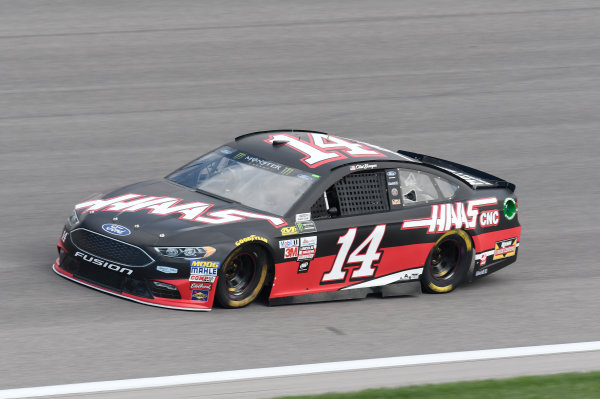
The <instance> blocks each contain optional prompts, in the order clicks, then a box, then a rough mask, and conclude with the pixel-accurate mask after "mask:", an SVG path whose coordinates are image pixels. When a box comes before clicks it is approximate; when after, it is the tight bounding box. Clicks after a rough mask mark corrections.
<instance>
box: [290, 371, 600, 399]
mask: <svg viewBox="0 0 600 399" xmlns="http://www.w3.org/2000/svg"><path fill="white" fill-rule="evenodd" d="M392 398H394V399H404V398H406V399H430V398H444V399H498V398H501V399H538V398H539V399H542V398H543V399H599V398H600V372H598V371H595V372H591V373H566V374H555V375H545V376H536V377H518V378H510V379H504V380H484V381H471V382H453V383H449V384H437V385H415V386H408V387H402V388H390V389H367V390H365V391H360V392H350V393H328V394H324V395H314V396H310V395H309V396H286V397H285V399H392Z"/></svg>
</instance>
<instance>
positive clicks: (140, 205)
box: [75, 194, 287, 227]
mask: <svg viewBox="0 0 600 399" xmlns="http://www.w3.org/2000/svg"><path fill="white" fill-rule="evenodd" d="M181 201H182V200H181V198H172V197H152V196H148V195H141V194H125V195H120V196H118V197H114V198H104V199H95V200H91V201H86V202H82V203H80V204H77V205H75V209H77V210H80V209H83V212H91V211H94V212H96V211H102V212H138V211H141V210H148V214H149V215H171V214H173V213H179V214H180V215H181V216H180V217H179V219H183V220H191V221H194V222H199V223H208V224H224V223H233V222H239V221H242V220H245V219H262V220H266V221H268V222H269V223H271V224H272V225H273V226H274V227H281V226H285V225H286V224H287V223H286V222H285V220H283V219H282V218H278V217H275V216H269V215H263V214H260V213H255V212H248V211H243V210H240V209H222V210H218V211H211V212H207V211H208V210H209V209H210V208H211V207H212V206H213V205H214V204H209V203H205V202H189V203H186V204H180V202H181Z"/></svg>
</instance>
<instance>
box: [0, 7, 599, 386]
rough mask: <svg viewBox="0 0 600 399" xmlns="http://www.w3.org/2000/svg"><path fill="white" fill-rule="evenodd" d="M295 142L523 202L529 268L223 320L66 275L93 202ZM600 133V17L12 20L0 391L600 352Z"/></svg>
mask: <svg viewBox="0 0 600 399" xmlns="http://www.w3.org/2000/svg"><path fill="white" fill-rule="evenodd" d="M277 128H297V129H300V128H304V129H314V130H321V131H327V132H330V133H332V134H338V135H341V136H347V137H353V138H360V139H364V140H366V141H369V142H372V143H374V144H378V145H381V146H385V147H389V148H392V149H396V148H403V149H406V150H410V151H415V152H422V153H426V154H430V155H434V156H438V157H441V158H447V159H450V160H455V161H459V162H462V163H465V164H467V165H470V166H473V167H476V168H481V169H483V170H485V171H488V172H490V173H492V174H495V175H498V176H501V177H503V178H505V179H507V180H509V181H512V182H514V183H516V185H517V195H518V199H519V211H520V215H519V217H520V221H521V224H522V225H523V233H522V241H521V247H520V252H519V260H518V261H517V263H516V264H514V265H512V266H510V267H509V268H507V269H504V270H502V271H500V272H498V273H497V274H494V275H491V276H489V278H486V279H483V280H481V281H479V282H478V283H477V284H472V285H468V286H463V287H461V288H460V289H458V290H457V291H455V292H453V293H450V294H447V295H422V296H420V297H415V298H387V299H382V298H377V297H373V298H368V299H365V300H360V301H348V302H331V303H318V304H309V305H296V306H282V307H273V308H269V307H267V306H265V305H264V304H263V303H256V304H253V305H251V306H249V307H248V308H245V309H241V310H224V309H214V310H213V311H212V312H209V313H193V312H182V311H174V310H166V309H159V308H153V307H149V306H144V305H140V304H136V303H133V302H129V301H125V300H122V299H119V298H115V297H112V296H109V295H106V294H102V293H99V292H96V291H94V290H91V289H89V288H86V287H83V286H79V285H77V284H74V283H72V282H69V281H67V280H65V279H62V278H60V277H58V276H56V275H55V274H54V273H53V272H52V271H51V269H50V266H51V264H52V263H53V261H54V259H55V257H56V248H55V244H56V242H57V240H58V238H59V235H60V232H61V228H62V225H63V223H64V221H65V218H66V216H67V215H68V214H69V213H70V212H71V210H72V206H73V204H74V203H76V202H78V201H80V200H82V199H83V198H85V197H87V196H88V195H89V194H91V193H94V192H98V191H103V190H107V189H110V188H113V187H117V186H120V185H124V184H126V183H130V182H135V181H139V180H143V179H147V178H153V177H157V176H163V175H165V174H167V173H168V172H170V171H171V170H173V169H175V168H176V167H178V166H180V165H181V164H183V163H185V162H187V161H189V160H191V159H193V158H194V157H196V156H198V155H200V154H202V153H204V152H206V151H208V150H210V149H212V148H213V147H215V146H217V145H219V144H220V143H222V142H224V141H226V140H229V139H231V138H233V137H235V136H236V135H239V134H243V133H246V132H250V131H255V130H266V129H277ZM599 132H600V5H599V4H598V2H596V1H569V2H564V1H545V0H544V1H541V0H539V1H519V2H513V1H489V2H488V1H480V0H476V1H458V0H453V1H439V2H432V1H422V0H414V1H401V2H400V1H395V0H390V1H384V0H377V1H368V2H366V1H303V2H291V1H289V2H285V1H266V0H264V1H263V0H261V1H228V2H223V1H195V0H194V1H192V0H190V1H187V2H186V1H169V2H163V1H154V0H152V1H92V0H90V1H74V0H64V1H53V2H47V1H37V0H18V1H17V0H15V1H11V0H6V1H2V2H0V143H1V145H0V177H1V184H0V190H1V191H0V192H1V195H0V221H1V222H0V223H1V224H0V226H1V227H0V272H1V276H2V278H1V279H0V325H1V328H0V353H1V359H2V360H1V361H0V388H17V387H29V386H38V385H54V384H66V383H75V382H87V381H102V380H113V379H124V378H139V377H152V376H164V375H174V374H188V373H199V372H208V371H220V370H233V369H245V368H254V367H270V366H280V365H290V364H300V363H317V362H328V361H339V360H353V359H363V358H374V357H388V356H402V355H413V354H422V353H437V352H450V351H461V350H476V349H488V348H501V347H513V346H528V345H541V344H554V343H566V342H579V341H596V340H599V339H600V323H599V322H598V315H599V312H598V303H599V301H600V291H599V290H598V287H599V286H600V278H599V271H598V270H599V269H598V268H599V264H598V255H597V254H598V237H599V236H600V227H599V226H600V216H599V215H600V212H599V211H598V200H599V199H600V188H599V187H600V185H599V183H600V178H599V177H600V172H599V170H600V169H599V168H600V157H599V156H598V149H599V148H600V135H599V134H600V133H599ZM573 361H575V360H573ZM598 368H599V369H600V365H598ZM419 381H421V380H419ZM431 382H435V377H434V376H432V381H431Z"/></svg>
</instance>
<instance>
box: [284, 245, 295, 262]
mask: <svg viewBox="0 0 600 399" xmlns="http://www.w3.org/2000/svg"><path fill="white" fill-rule="evenodd" d="M283 257H284V258H285V259H289V258H297V257H298V247H291V248H286V249H285V251H283Z"/></svg>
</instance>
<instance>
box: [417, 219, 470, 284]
mask: <svg viewBox="0 0 600 399" xmlns="http://www.w3.org/2000/svg"><path fill="white" fill-rule="evenodd" d="M471 248H472V245H471V238H470V237H469V235H468V234H467V233H465V232H464V231H462V230H452V231H449V232H447V233H446V234H444V235H443V236H441V237H440V238H439V239H438V240H437V242H436V243H435V245H434V246H433V249H432V250H431V253H430V254H429V257H428V258H427V263H426V264H425V268H424V269H423V274H422V275H421V285H422V286H423V290H424V291H427V292H431V293H436V294H439V293H445V292H450V291H452V290H453V289H454V288H456V286H458V285H459V284H460V283H461V282H462V281H463V280H464V278H465V276H466V274H467V272H468V270H469V263H470V259H469V258H470V255H471Z"/></svg>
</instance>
